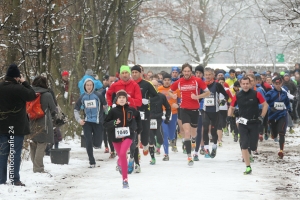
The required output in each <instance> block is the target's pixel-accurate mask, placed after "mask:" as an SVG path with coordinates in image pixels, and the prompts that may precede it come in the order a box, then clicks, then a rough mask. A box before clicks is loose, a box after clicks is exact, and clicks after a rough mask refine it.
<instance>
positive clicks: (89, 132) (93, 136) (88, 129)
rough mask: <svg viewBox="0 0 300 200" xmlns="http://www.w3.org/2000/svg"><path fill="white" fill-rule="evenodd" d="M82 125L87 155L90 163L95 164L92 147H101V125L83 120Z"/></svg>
mask: <svg viewBox="0 0 300 200" xmlns="http://www.w3.org/2000/svg"><path fill="white" fill-rule="evenodd" d="M82 127H83V133H84V137H85V143H86V152H87V154H88V157H89V161H90V165H94V164H96V161H95V158H94V154H93V147H96V148H101V143H102V134H103V126H102V124H101V123H100V124H96V123H91V122H85V124H84V125H83V126H82Z"/></svg>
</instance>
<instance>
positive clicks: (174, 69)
mask: <svg viewBox="0 0 300 200" xmlns="http://www.w3.org/2000/svg"><path fill="white" fill-rule="evenodd" d="M173 71H177V72H178V73H180V69H179V67H176V66H174V67H172V69H171V73H172V72H173Z"/></svg>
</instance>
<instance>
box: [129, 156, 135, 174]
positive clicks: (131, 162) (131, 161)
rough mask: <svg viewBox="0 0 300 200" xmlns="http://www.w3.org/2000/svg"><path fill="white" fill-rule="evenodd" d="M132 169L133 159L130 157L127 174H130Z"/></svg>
mask: <svg viewBox="0 0 300 200" xmlns="http://www.w3.org/2000/svg"><path fill="white" fill-rule="evenodd" d="M133 169H134V159H133V158H130V159H129V161H128V174H131V173H132V172H133Z"/></svg>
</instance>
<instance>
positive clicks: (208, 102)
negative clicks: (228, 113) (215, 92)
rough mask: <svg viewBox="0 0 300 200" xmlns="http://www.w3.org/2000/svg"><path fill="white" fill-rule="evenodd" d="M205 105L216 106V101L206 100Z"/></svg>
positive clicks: (212, 99)
mask: <svg viewBox="0 0 300 200" xmlns="http://www.w3.org/2000/svg"><path fill="white" fill-rule="evenodd" d="M204 105H205V106H214V105H215V99H214V98H204Z"/></svg>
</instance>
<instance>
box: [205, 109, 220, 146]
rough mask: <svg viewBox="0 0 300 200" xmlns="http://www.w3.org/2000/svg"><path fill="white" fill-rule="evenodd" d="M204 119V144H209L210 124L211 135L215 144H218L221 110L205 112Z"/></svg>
mask: <svg viewBox="0 0 300 200" xmlns="http://www.w3.org/2000/svg"><path fill="white" fill-rule="evenodd" d="M202 120H203V122H202V123H203V141H204V145H208V144H209V137H208V131H209V125H211V136H212V138H213V142H214V144H217V142H218V134H217V126H218V122H219V112H206V111H204V112H203V115H202Z"/></svg>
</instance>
